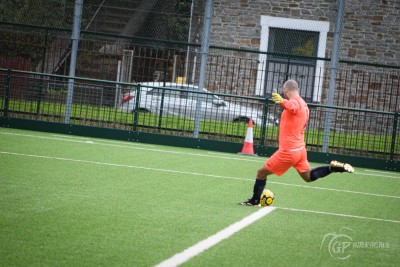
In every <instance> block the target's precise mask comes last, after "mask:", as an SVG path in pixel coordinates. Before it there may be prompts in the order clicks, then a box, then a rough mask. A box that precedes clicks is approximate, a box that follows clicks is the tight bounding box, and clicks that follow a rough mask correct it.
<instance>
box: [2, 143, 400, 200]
mask: <svg viewBox="0 0 400 267" xmlns="http://www.w3.org/2000/svg"><path fill="white" fill-rule="evenodd" d="M0 154H4V155H15V156H25V157H34V158H44V159H54V160H64V161H71V162H79V163H89V164H97V165H106V166H113V167H125V168H133V169H143V170H150V171H161V172H169V173H179V174H187V175H194V176H201V177H213V178H221V179H233V180H242V181H252V182H253V181H254V179H248V178H240V177H232V176H222V175H213V174H205V173H196V172H187V171H177V170H168V169H158V168H150V167H143V166H135V165H126V164H116V163H108V162H99V161H90V160H80V159H70V158H61V157H50V156H40V155H31V154H23V153H14V152H8V151H0ZM268 183H271V184H277V185H283V186H293V187H302V188H308V189H319V190H328V191H336V192H342V193H351V194H360V195H366V196H375V197H386V198H396V199H400V196H391V195H383V194H372V193H366V192H358V191H351V190H342V189H334V188H326V187H317V186H307V185H297V184H287V183H280V182H273V181H268Z"/></svg>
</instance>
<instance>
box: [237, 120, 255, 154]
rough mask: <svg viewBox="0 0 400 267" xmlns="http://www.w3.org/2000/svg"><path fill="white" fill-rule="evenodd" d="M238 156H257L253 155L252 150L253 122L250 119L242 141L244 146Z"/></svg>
mask: <svg viewBox="0 0 400 267" xmlns="http://www.w3.org/2000/svg"><path fill="white" fill-rule="evenodd" d="M239 154H242V155H251V156H257V154H254V148H253V120H252V119H250V120H249V126H248V128H247V133H246V138H245V139H244V145H243V148H242V152H241V153H239Z"/></svg>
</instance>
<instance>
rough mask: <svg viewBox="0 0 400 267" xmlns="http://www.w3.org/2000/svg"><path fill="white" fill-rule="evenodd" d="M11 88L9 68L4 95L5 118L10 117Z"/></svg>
mask: <svg viewBox="0 0 400 267" xmlns="http://www.w3.org/2000/svg"><path fill="white" fill-rule="evenodd" d="M10 89H11V69H8V70H7V81H6V92H5V94H6V95H5V96H4V116H3V117H4V118H7V117H8V106H9V103H10Z"/></svg>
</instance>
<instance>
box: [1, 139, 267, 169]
mask: <svg viewBox="0 0 400 267" xmlns="http://www.w3.org/2000/svg"><path fill="white" fill-rule="evenodd" d="M0 134H7V135H16V136H24V137H32V138H40V139H48V140H57V141H64V142H75V143H82V144H87V142H86V141H84V140H73V139H68V138H67V139H66V138H56V137H49V136H39V135H29V134H15V133H2V132H0ZM102 142H104V141H103V140H102ZM119 144H120V145H117V144H104V143H100V142H99V141H96V142H95V143H93V144H92V145H101V146H111V147H121V148H128V149H136V150H146V151H154V152H161V153H168V154H178V155H191V156H198V157H210V158H219V159H231V160H240V161H253V162H261V161H255V160H251V159H250V158H244V157H241V158H239V157H237V158H231V157H227V156H212V155H208V154H207V153H205V154H199V153H188V152H181V151H172V150H162V149H154V148H148V147H152V146H147V145H145V146H146V147H138V146H136V143H134V142H130V143H127V142H126V143H123V144H122V143H121V142H120V143H119ZM127 144H135V146H131V145H127ZM138 145H139V146H140V145H141V146H144V145H143V144H138ZM153 147H154V146H153Z"/></svg>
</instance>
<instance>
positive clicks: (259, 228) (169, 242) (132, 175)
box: [0, 128, 400, 266]
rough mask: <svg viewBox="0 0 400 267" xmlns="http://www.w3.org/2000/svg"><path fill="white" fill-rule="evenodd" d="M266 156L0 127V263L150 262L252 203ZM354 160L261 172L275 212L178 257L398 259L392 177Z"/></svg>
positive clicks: (317, 261)
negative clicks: (304, 175) (325, 169)
mask: <svg viewBox="0 0 400 267" xmlns="http://www.w3.org/2000/svg"><path fill="white" fill-rule="evenodd" d="M265 160H266V158H263V157H246V156H240V155H236V154H224V153H215V152H208V151H203V150H193V149H184V148H175V147H168V146H156V145H146V144H139V143H132V142H128V141H126V142H123V141H113V140H104V139H93V138H83V137H76V136H67V135H55V134H50V133H41V132H31V131H21V130H15V129H7V128H0V214H1V217H0V266H154V265H156V264H158V263H160V262H162V261H164V260H166V259H169V258H170V257H172V256H173V255H175V254H177V253H180V252H182V251H184V250H185V249H187V248H189V247H191V246H193V245H195V244H197V243H198V242H200V241H202V240H204V239H206V238H208V237H210V236H212V235H214V234H216V233H217V232H219V231H221V230H223V229H225V228H226V227H228V226H230V225H232V224H234V223H236V222H238V221H240V220H242V219H243V218H245V217H247V216H249V215H251V214H253V213H254V212H256V211H258V210H259V209H260V208H257V207H243V206H240V205H238V204H237V203H238V202H239V201H243V200H245V199H246V198H248V197H249V196H250V195H251V190H252V186H253V181H254V177H255V174H256V171H257V169H258V168H259V167H260V166H261V165H262V164H263V162H264V161H265ZM338 160H340V159H338ZM312 166H317V164H312ZM355 168H356V173H354V174H332V175H330V176H329V177H325V178H323V179H320V180H318V181H316V182H314V183H305V182H304V181H302V180H301V178H300V177H299V176H298V175H297V173H296V171H295V170H293V169H291V170H290V171H289V172H288V173H286V174H285V175H283V176H281V177H277V176H271V177H269V181H268V183H267V187H268V188H269V189H270V190H271V191H273V192H274V193H275V195H276V199H275V203H274V205H273V207H276V209H275V210H274V211H272V212H271V213H269V214H268V215H266V216H264V217H262V218H261V219H259V220H258V221H256V222H254V223H252V224H250V225H248V226H247V227H245V228H244V229H241V230H240V231H239V232H237V233H236V234H234V235H232V236H231V237H229V238H227V239H225V240H223V241H221V242H220V243H218V244H216V245H215V246H212V247H211V248H209V249H208V250H206V251H205V252H203V253H200V254H199V255H197V256H195V257H193V258H190V259H189V260H187V261H186V262H185V263H183V266H372V265H379V266H397V265H398V262H400V253H399V252H400V247H399V245H400V244H399V241H400V209H399V207H400V174H399V173H395V172H374V171H372V170H366V169H358V168H357V166H355ZM267 209H268V207H267ZM324 238H325V239H324ZM347 245H349V246H347ZM344 246H347V247H346V248H344ZM345 257H346V258H345ZM343 258H345V259H343Z"/></svg>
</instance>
